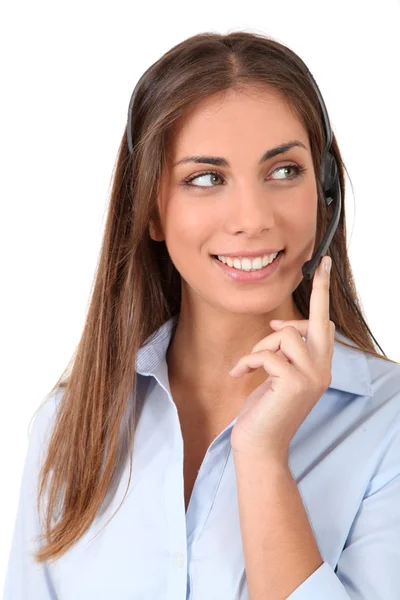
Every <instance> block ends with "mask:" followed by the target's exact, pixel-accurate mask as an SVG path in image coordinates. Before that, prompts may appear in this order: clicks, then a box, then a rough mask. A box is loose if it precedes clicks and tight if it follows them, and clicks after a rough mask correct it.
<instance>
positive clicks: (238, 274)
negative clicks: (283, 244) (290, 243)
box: [211, 251, 284, 282]
mask: <svg viewBox="0 0 400 600" xmlns="http://www.w3.org/2000/svg"><path fill="white" fill-rule="evenodd" d="M283 255H284V251H280V253H279V255H278V256H277V257H276V258H275V260H274V261H273V262H272V263H270V264H269V265H267V266H266V267H264V268H263V269H260V270H259V271H239V269H235V268H234V267H229V266H228V265H225V264H224V263H222V262H221V261H220V260H218V258H215V257H214V256H212V255H211V258H212V259H213V261H214V263H216V265H217V266H218V267H220V268H221V269H222V271H223V272H224V273H225V275H227V276H228V277H229V278H230V279H233V280H234V281H238V282H252V281H260V280H262V279H266V278H267V277H269V276H270V275H272V274H273V273H275V271H276V270H277V269H278V268H279V265H280V263H281V260H282V256H283ZM220 256H221V255H220ZM223 256H224V255H223Z"/></svg>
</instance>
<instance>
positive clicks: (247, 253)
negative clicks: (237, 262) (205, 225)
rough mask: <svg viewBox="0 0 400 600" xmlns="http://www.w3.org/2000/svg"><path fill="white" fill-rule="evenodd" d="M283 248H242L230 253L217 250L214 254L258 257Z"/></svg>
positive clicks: (228, 256)
mask: <svg viewBox="0 0 400 600" xmlns="http://www.w3.org/2000/svg"><path fill="white" fill-rule="evenodd" d="M281 250H283V248H275V249H272V250H271V249H270V248H261V250H247V251H246V250H242V251H241V252H232V253H231V252H229V253H228V254H225V252H217V253H214V255H213V256H225V257H226V258H237V257H238V256H240V257H243V258H245V257H248V258H257V256H265V254H275V252H280V251H281Z"/></svg>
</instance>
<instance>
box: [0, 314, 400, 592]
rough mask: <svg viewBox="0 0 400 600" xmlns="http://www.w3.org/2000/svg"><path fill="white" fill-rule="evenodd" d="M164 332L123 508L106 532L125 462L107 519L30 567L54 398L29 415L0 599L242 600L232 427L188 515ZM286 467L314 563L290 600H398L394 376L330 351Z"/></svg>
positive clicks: (398, 372)
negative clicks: (322, 388) (314, 550)
mask: <svg viewBox="0 0 400 600" xmlns="http://www.w3.org/2000/svg"><path fill="white" fill-rule="evenodd" d="M174 322H175V317H173V318H172V319H170V320H169V321H167V322H166V323H164V325H163V326H162V327H160V329H159V330H158V331H157V332H156V333H155V334H154V335H153V336H150V338H149V340H147V342H148V343H146V345H145V346H143V347H142V348H141V349H140V351H139V354H138V359H137V371H138V373H139V375H138V383H137V385H138V388H137V390H138V402H139V406H140V407H141V412H140V414H139V413H138V414H139V416H138V417H137V427H136V433H135V441H134V452H133V465H132V469H133V470H132V478H131V483H130V489H129V493H128V495H127V497H126V499H125V501H124V503H123V504H122V506H121V508H120V509H119V511H118V512H117V513H116V514H115V516H114V517H113V518H112V520H111V521H110V522H109V523H108V525H106V523H107V520H108V519H109V518H110V517H111V516H112V514H113V513H114V512H115V510H116V509H117V508H118V506H119V504H120V503H121V501H122V498H123V496H124V493H125V490H126V486H127V482H128V476H129V459H128V458H126V462H125V464H123V465H122V467H121V477H120V478H119V479H118V480H117V485H116V490H115V495H114V496H113V497H112V500H111V503H110V504H109V505H108V507H107V509H106V510H104V511H103V512H101V513H100V514H99V515H98V517H97V518H96V520H95V522H94V523H93V525H92V526H91V528H90V529H89V530H88V531H87V532H86V533H85V534H84V536H83V537H82V538H81V539H80V540H79V541H78V542H77V543H76V544H75V546H73V547H72V548H71V549H70V550H69V551H67V553H66V554H64V556H62V557H61V558H60V559H59V560H58V561H56V562H54V563H49V564H40V565H36V564H34V562H33V561H32V559H31V556H30V553H31V551H32V550H33V536H35V535H37V533H39V525H38V516H37V512H36V482H37V472H38V467H39V462H40V458H41V457H42V456H43V450H44V448H45V443H46V441H47V440H48V435H49V432H50V426H51V424H52V422H53V418H54V415H55V409H56V407H57V405H58V403H59V401H60V399H61V395H62V391H57V392H56V393H54V394H53V395H52V396H50V397H49V399H48V400H47V401H46V402H45V403H44V404H43V406H42V407H41V408H40V410H39V411H38V413H37V415H36V417H35V420H34V421H33V427H32V431H31V435H30V438H29V447H28V452H27V456H26V462H25V466H24V471H23V475H22V484H21V489H20V499H19V505H18V512H17V517H16V522H15V530H14V535H13V539H12V547H11V553H10V558H9V563H8V570H7V575H6V585H5V593H4V600H91V599H93V600H111V599H116V600H139V599H140V600H249V595H248V588H247V581H246V570H245V563H244V557H243V550H242V542H241V533H240V521H239V512H238V501H237V488H236V476H235V467H234V461H233V456H232V449H231V444H230V434H231V430H232V427H233V425H234V424H235V422H236V419H235V420H233V421H232V423H230V425H229V426H228V427H226V429H225V430H224V431H222V432H221V433H220V434H219V435H218V437H216V438H215V439H214V440H213V442H212V443H211V444H210V446H209V448H208V450H207V453H206V455H205V457H204V460H203V463H202V465H201V468H200V470H199V472H198V476H197V479H196V482H195V485H194V488H193V492H192V496H191V499H190V503H189V506H188V510H187V512H186V513H185V504H184V485H183V439H182V434H181V429H180V424H179V418H178V412H177V409H176V405H175V403H174V401H173V398H172V396H171V391H170V387H169V382H168V370H167V363H166V351H167V348H168V344H169V341H170V338H171V332H172V325H173V323H174ZM151 338H153V339H151ZM340 338H341V339H346V341H348V342H350V340H348V338H343V336H341V335H340V334H339V333H338V332H336V340H338V339H340ZM350 343H351V342H350ZM131 400H132V398H131V397H130V405H131V404H132V403H131ZM187 401H188V402H190V395H189V396H188V398H187ZM289 466H290V469H291V472H292V474H293V476H294V478H295V480H296V482H297V485H298V488H299V490H300V493H301V496H302V499H303V502H304V505H305V508H306V511H307V514H308V517H309V521H310V524H311V526H312V529H313V531H314V535H315V538H316V541H317V544H318V547H319V550H320V552H321V556H322V557H323V561H324V562H323V564H322V565H321V566H320V567H319V568H318V569H317V570H316V571H314V572H313V573H312V574H311V575H310V576H309V577H308V578H307V579H306V580H305V581H304V582H303V583H301V584H300V585H299V586H298V587H297V588H296V590H294V591H293V593H292V594H291V595H290V596H289V597H288V600H347V599H349V598H352V599H357V600H399V598H400V366H398V365H396V364H393V363H389V362H385V361H384V360H382V359H380V358H376V357H372V356H370V355H368V354H366V353H363V352H360V351H358V350H355V349H348V348H344V347H342V346H341V345H340V344H338V342H337V341H335V349H334V355H333V359H332V383H331V385H330V386H329V388H328V389H327V390H326V392H325V393H324V394H323V396H322V397H321V399H320V400H319V401H318V402H317V404H316V405H315V407H314V408H313V409H312V411H311V412H310V414H309V415H308V416H307V418H306V419H305V421H304V422H303V423H302V425H301V426H300V428H299V429H298V431H297V432H296V434H295V436H294V438H293V439H292V443H291V446H290V452H289ZM104 526H105V528H104V529H103V531H101V532H100V530H101V529H102V528H103V527H104ZM96 534H98V535H97V537H95V538H94V536H95V535H96ZM93 538H94V539H93ZM265 600H268V599H267V598H266V599H265Z"/></svg>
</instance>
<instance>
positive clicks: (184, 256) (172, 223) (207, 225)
mask: <svg viewBox="0 0 400 600" xmlns="http://www.w3.org/2000/svg"><path fill="white" fill-rule="evenodd" d="M213 227H215V221H214V220H213V218H212V212H211V214H210V213H209V212H207V211H205V210H199V208H198V207H197V209H196V207H194V206H188V203H187V202H186V203H184V202H182V201H176V202H174V201H171V202H170V203H169V207H168V211H166V213H165V221H164V231H165V241H166V245H167V248H168V252H169V254H170V256H171V259H172V260H173V262H174V263H175V265H176V267H177V268H178V267H179V266H180V265H182V266H184V265H185V264H186V263H188V264H189V263H190V265H191V266H193V264H194V261H196V257H197V258H198V259H199V260H201V259H202V253H204V246H206V247H207V243H208V240H209V239H210V238H211V237H212V235H213V233H212V232H213ZM178 270H179V269H178Z"/></svg>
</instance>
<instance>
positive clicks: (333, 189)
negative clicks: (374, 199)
mask: <svg viewBox="0 0 400 600" xmlns="http://www.w3.org/2000/svg"><path fill="white" fill-rule="evenodd" d="M289 51H290V53H291V54H292V55H293V56H294V57H295V60H296V61H300V62H301V64H302V65H303V66H304V69H305V72H306V75H307V77H308V79H309V80H310V82H311V85H312V86H313V88H314V90H315V92H316V94H317V97H318V100H319V104H320V107H321V110H322V116H323V121H324V127H325V134H326V144H325V148H324V151H323V153H322V159H321V170H320V178H321V185H322V190H323V194H324V199H325V204H326V206H329V205H330V204H331V203H332V202H334V211H333V216H332V219H331V220H330V221H329V225H328V229H327V231H326V233H325V235H324V237H323V239H322V241H321V244H320V246H319V248H318V250H317V251H316V252H315V254H314V256H313V257H312V258H311V259H310V260H308V261H306V262H305V263H304V265H303V267H302V273H303V277H305V278H306V279H311V278H312V276H313V275H314V273H315V271H316V270H317V268H318V265H319V263H320V261H321V260H322V258H323V257H324V256H325V255H326V254H327V251H328V249H329V252H330V255H331V258H332V260H333V262H334V264H335V267H336V270H337V272H338V275H339V278H340V281H341V282H342V285H343V288H344V290H345V292H346V294H347V296H348V298H349V300H350V302H351V303H352V305H353V306H354V308H355V309H356V311H357V314H358V315H359V317H360V319H361V320H362V322H363V323H364V325H365V327H366V328H367V329H368V331H369V333H370V334H371V336H372V338H373V339H374V341H375V343H376V345H377V346H378V347H379V349H380V350H381V352H382V354H383V355H384V356H386V354H385V353H384V351H383V350H382V348H381V347H380V345H379V344H378V342H377V341H376V339H375V338H374V336H373V334H372V332H371V330H370V328H369V327H368V325H367V323H366V322H365V319H364V317H363V316H362V314H361V313H360V311H359V310H358V307H357V305H356V303H355V302H354V300H353V299H352V297H351V295H350V293H349V291H348V290H347V288H346V285H345V283H344V281H343V279H342V276H341V274H340V271H339V268H338V266H337V264H336V261H335V257H334V255H333V253H332V249H331V248H329V246H330V243H331V241H332V238H333V236H334V234H335V231H336V229H337V226H338V224H339V219H340V214H341V210H342V188H341V185H340V178H339V170H338V166H337V162H336V158H335V157H334V155H333V154H332V153H331V146H332V138H333V134H332V128H331V124H330V121H329V117H328V111H327V110H326V106H325V102H324V99H323V97H322V94H321V92H320V91H319V88H318V86H317V82H316V81H315V79H314V77H313V76H312V74H311V72H310V70H309V69H308V67H307V65H306V64H305V63H304V61H303V60H302V59H301V58H300V57H299V56H298V55H297V54H295V53H294V52H293V51H292V50H289ZM151 67H152V65H151V66H150V67H149V68H148V69H147V70H146V71H145V72H144V73H143V75H142V76H141V77H140V79H139V81H138V82H137V84H136V86H135V88H134V90H133V92H132V96H131V99H130V102H129V109H128V124H127V129H126V132H127V138H128V148H129V153H130V154H133V141H132V111H133V103H134V100H135V96H136V92H137V90H138V88H139V86H140V83H141V81H142V80H143V78H144V77H145V76H146V74H147V72H148V71H149V70H150V69H151Z"/></svg>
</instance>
